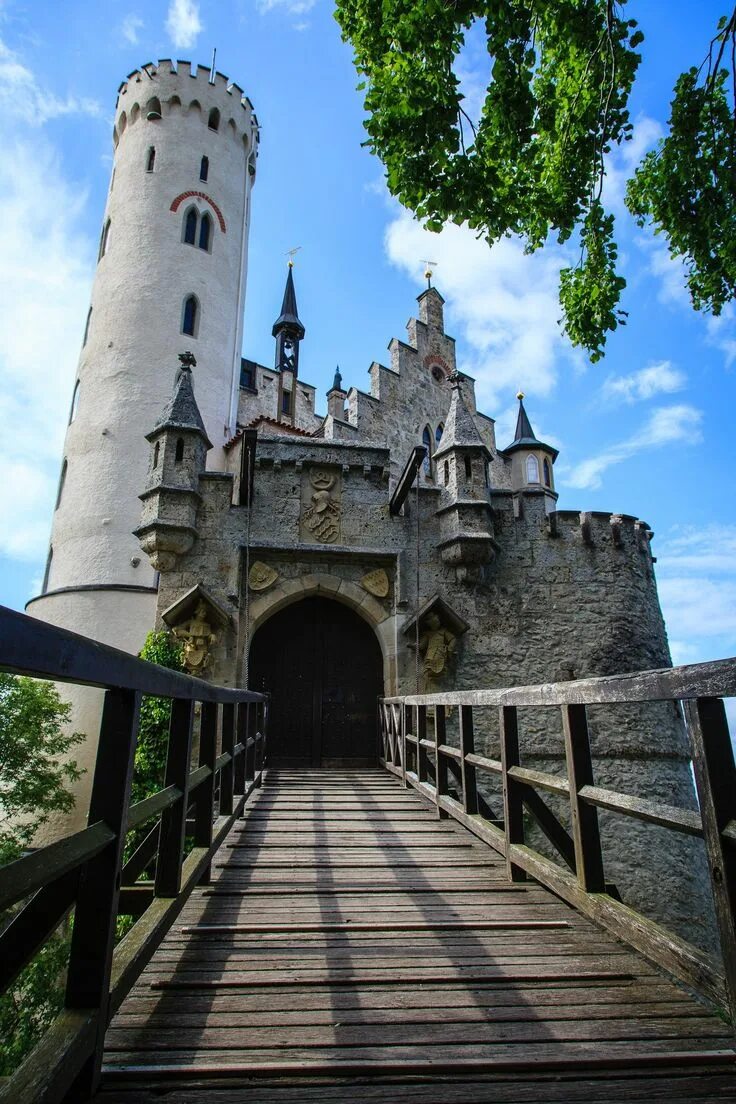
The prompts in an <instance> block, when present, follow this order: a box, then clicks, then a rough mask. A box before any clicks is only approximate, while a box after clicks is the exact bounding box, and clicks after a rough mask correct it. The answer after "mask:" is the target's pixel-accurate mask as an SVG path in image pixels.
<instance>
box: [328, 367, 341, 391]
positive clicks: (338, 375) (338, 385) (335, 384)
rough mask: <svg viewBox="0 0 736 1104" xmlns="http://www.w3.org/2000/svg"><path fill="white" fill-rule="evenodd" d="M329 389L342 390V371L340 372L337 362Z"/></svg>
mask: <svg viewBox="0 0 736 1104" xmlns="http://www.w3.org/2000/svg"><path fill="white" fill-rule="evenodd" d="M330 391H342V373H341V372H340V365H339V364H338V365H337V366H336V368H335V378H334V379H333V381H332V387H331V388H330Z"/></svg>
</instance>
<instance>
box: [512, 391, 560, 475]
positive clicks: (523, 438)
mask: <svg viewBox="0 0 736 1104" xmlns="http://www.w3.org/2000/svg"><path fill="white" fill-rule="evenodd" d="M516 397H517V399H518V400H519V413H518V415H517V418H516V432H515V433H514V439H513V441H512V442H511V444H510V445H509V446H508V448H505V449H504V452H506V453H509V452H515V451H516V450H517V449H523V448H537V449H544V450H545V452H548V453H550V455H551V456H552V458H553V459H557V456H558V455H559V454H558V450H557V449H556V448H552V446H551V445H545V443H544V441H540V440H539V438H538V437H537V436H536V434H535V433H534V430H533V429H532V423H531V422H530V421H529V416H528V414H527V412H526V410H525V409H524V392H523V391H519V393H518V395H517V396H516Z"/></svg>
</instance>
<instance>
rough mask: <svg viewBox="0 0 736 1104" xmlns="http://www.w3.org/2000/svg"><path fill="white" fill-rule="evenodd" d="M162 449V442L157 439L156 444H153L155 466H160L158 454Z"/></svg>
mask: <svg viewBox="0 0 736 1104" xmlns="http://www.w3.org/2000/svg"><path fill="white" fill-rule="evenodd" d="M160 451H161V442H160V441H157V442H156V444H155V445H154V446H153V466H154V468H157V467H158V455H159V452H160Z"/></svg>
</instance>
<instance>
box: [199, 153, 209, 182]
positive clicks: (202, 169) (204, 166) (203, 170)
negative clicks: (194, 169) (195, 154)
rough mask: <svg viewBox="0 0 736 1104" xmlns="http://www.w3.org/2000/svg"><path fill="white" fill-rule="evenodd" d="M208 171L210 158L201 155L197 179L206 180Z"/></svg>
mask: <svg viewBox="0 0 736 1104" xmlns="http://www.w3.org/2000/svg"><path fill="white" fill-rule="evenodd" d="M209 171H210V159H209V157H203V158H202V160H201V161H200V162H199V179H200V180H206V179H207V176H208V174H209Z"/></svg>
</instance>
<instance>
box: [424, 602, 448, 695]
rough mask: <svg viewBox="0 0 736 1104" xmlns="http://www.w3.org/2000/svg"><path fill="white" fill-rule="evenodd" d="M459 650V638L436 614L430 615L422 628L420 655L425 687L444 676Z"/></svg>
mask: <svg viewBox="0 0 736 1104" xmlns="http://www.w3.org/2000/svg"><path fill="white" fill-rule="evenodd" d="M456 648H457V637H456V636H455V635H454V633H451V632H450V630H449V629H446V628H444V627H443V625H442V622H441V621H440V619H439V617H438V616H437V614H436V613H428V614H427V616H426V618H425V619H424V623H423V625H422V626H421V633H420V636H419V654H420V656H421V658H422V672H423V675H424V683H425V687H427V686H429V685H430V684H431V683H432V682H433V680H435V679H437V678H439V677H440V675H443V674H444V673H445V671H446V670H447V669H448V667H449V666H450V663H451V662H452V660H453V658H454V655H455V649H456Z"/></svg>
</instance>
